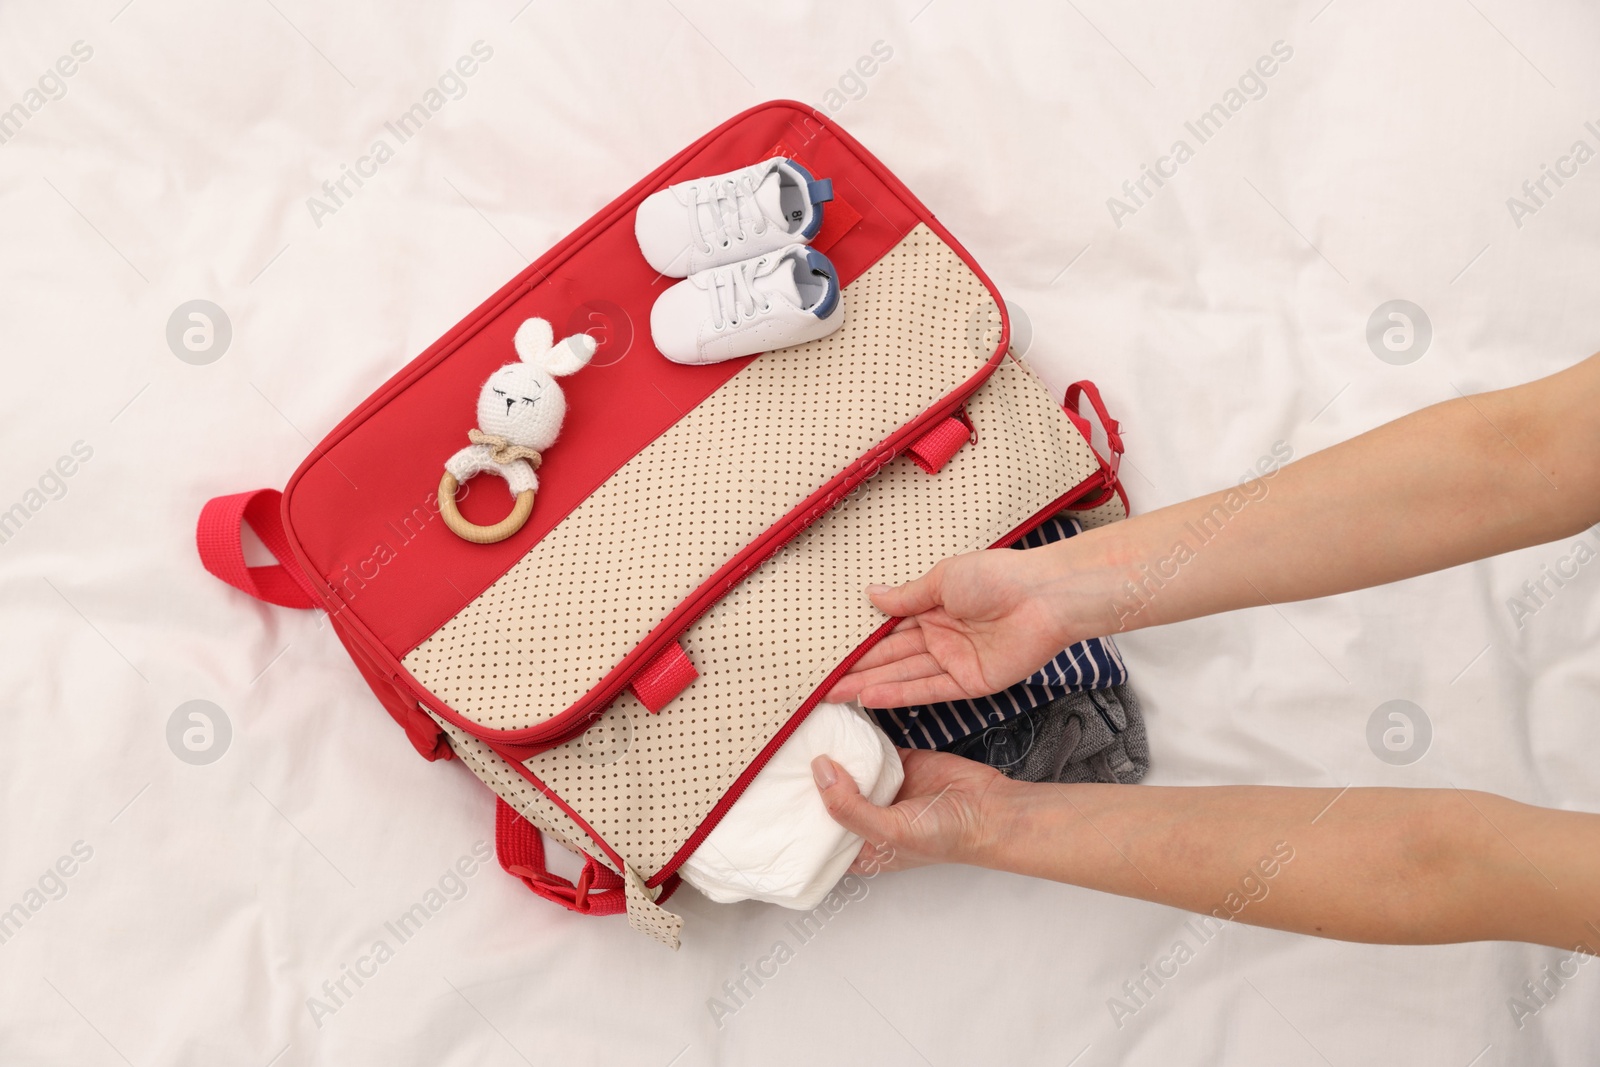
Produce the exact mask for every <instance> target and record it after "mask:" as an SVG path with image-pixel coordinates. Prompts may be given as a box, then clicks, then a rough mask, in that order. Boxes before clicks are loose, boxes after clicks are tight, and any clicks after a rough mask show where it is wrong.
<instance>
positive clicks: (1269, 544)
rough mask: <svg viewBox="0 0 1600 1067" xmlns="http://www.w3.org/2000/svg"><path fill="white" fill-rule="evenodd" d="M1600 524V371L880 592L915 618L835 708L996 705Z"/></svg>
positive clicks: (879, 598) (1435, 412)
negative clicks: (988, 699) (1084, 670)
mask: <svg viewBox="0 0 1600 1067" xmlns="http://www.w3.org/2000/svg"><path fill="white" fill-rule="evenodd" d="M1597 521H1600V356H1594V357H1590V358H1589V359H1587V360H1585V361H1584V362H1582V363H1580V364H1578V365H1577V366H1575V367H1571V368H1569V369H1567V370H1565V371H1562V372H1560V373H1558V374H1554V375H1551V376H1550V377H1548V378H1542V379H1540V380H1538V381H1534V382H1530V383H1528V384H1526V385H1521V386H1517V387H1515V388H1512V389H1503V390H1500V391H1497V392H1491V393H1483V394H1480V395H1477V396H1471V397H1465V396H1463V397H1457V398H1455V399H1453V400H1448V401H1445V402H1444V403H1441V404H1436V405H1434V406H1433V407H1429V408H1425V409H1423V410H1422V411H1419V412H1416V413H1415V414H1412V415H1407V416H1405V417H1404V418H1401V419H1397V420H1396V421H1394V422H1391V423H1388V424H1386V425H1383V426H1380V427H1378V428H1377V429H1375V430H1372V431H1370V432H1368V433H1365V434H1362V435H1361V436H1359V437H1356V438H1353V439H1351V440H1349V441H1346V442H1344V443H1342V444H1338V445H1335V446H1333V447H1331V448H1328V449H1326V450H1324V451H1322V452H1318V453H1315V454H1313V455H1311V456H1308V457H1306V458H1305V459H1302V460H1299V461H1297V462H1294V463H1291V464H1288V465H1287V466H1285V467H1282V468H1281V469H1279V470H1278V471H1277V472H1276V473H1274V474H1272V475H1271V476H1269V477H1266V478H1263V479H1262V480H1261V481H1260V482H1257V483H1251V484H1250V485H1247V486H1244V487H1240V488H1234V489H1229V490H1224V491H1222V492H1218V493H1213V494H1211V495H1210V496H1205V497H1200V498H1198V499H1195V500H1189V501H1185V502H1183V503H1181V504H1173V505H1171V506H1170V507H1166V508H1162V509H1161V510H1159V511H1154V512H1150V513H1149V514H1146V515H1140V516H1137V517H1135V518H1131V519H1129V520H1127V521H1126V522H1119V523H1114V524H1112V525H1110V526H1105V527H1101V528H1099V529H1095V530H1090V531H1087V532H1086V533H1084V534H1082V535H1080V536H1078V537H1073V538H1071V539H1069V540H1065V541H1060V542H1056V543H1055V544H1051V545H1046V546H1044V547H1042V548H1034V549H1029V550H1027V551H1023V552H1017V551H1009V550H1008V551H1004V552H972V553H967V554H965V555H962V556H953V557H951V558H949V559H946V560H942V561H940V563H939V564H938V565H937V566H935V567H934V568H933V570H931V571H929V572H928V573H927V574H926V575H924V576H923V577H921V578H919V579H917V580H915V581H912V582H908V583H906V584H905V585H901V586H898V587H895V588H893V589H887V588H884V587H881V586H880V587H875V589H874V590H873V591H872V592H871V595H872V600H873V603H874V604H876V605H877V606H878V607H879V608H880V609H881V610H883V611H884V612H886V613H887V614H889V615H899V616H906V617H907V619H906V622H905V623H903V624H902V625H901V626H900V627H898V628H896V630H895V632H894V633H892V634H890V635H889V636H888V637H886V638H885V639H884V640H882V641H880V642H879V643H878V644H877V645H875V646H874V647H873V648H872V649H870V650H869V651H868V652H867V654H866V655H865V656H863V657H862V659H861V660H860V661H859V662H858V663H857V664H856V666H855V667H854V669H853V670H852V671H851V672H850V674H848V675H846V676H845V678H844V679H842V680H841V682H840V683H839V684H838V685H837V686H836V687H835V688H834V689H833V690H832V691H831V692H830V693H829V694H828V699H830V700H847V699H849V698H851V697H854V696H859V697H860V699H861V701H862V702H863V703H864V704H867V705H869V706H872V707H895V706H903V705H907V704H919V703H928V702H932V701H938V700H950V699H956V698H959V697H963V696H979V695H983V694H985V693H992V692H996V691H998V690H999V689H1002V688H1004V687H1005V686H1007V685H1010V684H1012V683H1014V682H1016V681H1019V680H1021V679H1022V678H1024V677H1026V676H1027V675H1028V674H1029V673H1030V672H1031V671H1033V670H1034V669H1036V668H1037V667H1038V666H1039V664H1041V663H1043V662H1045V661H1046V660H1048V659H1049V658H1050V656H1051V655H1052V654H1053V653H1054V651H1056V650H1059V649H1061V648H1064V647H1066V646H1067V645H1069V644H1071V643H1073V642H1074V641H1078V640H1081V639H1083V638H1085V637H1093V636H1098V635H1101V634H1108V633H1117V632H1119V631H1122V630H1129V629H1136V628H1139V627H1143V626H1152V625H1156V624H1159V623H1166V622H1175V621H1178V620H1181V619H1191V618H1195V617H1198V616H1202V615H1209V614H1214V613H1216V612H1222V611H1231V610H1233V609H1236V608H1242V607H1249V606H1251V605H1257V604H1263V603H1269V602H1270V603H1281V602H1284V601H1291V600H1303V599H1307V598H1310V597H1319V596H1327V595H1329V594H1332V593H1340V592H1345V591H1348V590H1352V589H1362V588H1366V587H1368V586H1372V585H1379V584H1382V583H1385V582H1392V581H1396V580H1398V579H1401V578H1408V577H1411V576H1413V575H1417V574H1423V573H1426V572H1428V571H1434V570H1439V569H1441V568H1444V567H1450V566H1454V565H1456V564H1459V563H1466V562H1468V561H1470V560H1476V559H1481V558H1483V557H1485V556H1492V555H1495V554H1497V553H1500V552H1506V551H1509V550H1511V549H1516V548H1523V547H1526V546H1528V545H1535V544H1541V543H1544V542H1546V541H1552V540H1555V539H1558V538H1561V537H1568V536H1571V535H1573V534H1576V533H1578V532H1579V531H1581V530H1583V529H1585V528H1587V527H1589V526H1591V525H1593V524H1594V523H1596V522H1597Z"/></svg>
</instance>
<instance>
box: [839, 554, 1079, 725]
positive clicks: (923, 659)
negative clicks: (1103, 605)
mask: <svg viewBox="0 0 1600 1067" xmlns="http://www.w3.org/2000/svg"><path fill="white" fill-rule="evenodd" d="M1060 547H1061V546H1060V545H1046V546H1044V547H1041V548H1031V549H1010V548H1003V549H990V550H988V551H984V552H968V553H966V554H964V555H960V556H951V557H949V558H948V559H942V560H940V561H939V562H938V563H937V564H935V565H934V567H933V569H932V570H930V571H929V572H928V573H927V574H924V575H923V576H922V577H921V578H918V579H916V580H915V581H910V582H907V583H906V584H904V585H900V586H894V587H892V588H891V587H889V586H884V585H874V586H869V587H868V589H867V593H868V595H869V596H870V597H871V598H872V603H873V605H874V606H876V607H877V608H878V609H879V610H880V611H882V612H884V613H885V614H888V615H898V616H902V617H903V618H904V621H903V622H902V623H901V624H900V625H899V626H897V627H895V628H894V630H893V631H892V632H890V633H889V634H888V636H886V637H884V639H883V640H881V641H879V642H878V643H877V644H876V645H873V646H872V648H870V649H869V650H868V651H867V653H866V655H864V656H862V657H861V659H860V660H859V661H858V662H857V663H856V665H855V666H854V667H853V668H852V669H851V671H850V673H849V674H846V675H845V676H844V677H843V678H841V679H840V680H839V682H838V684H836V685H835V686H834V687H833V689H831V690H830V691H829V692H828V694H827V697H826V699H827V700H830V701H835V702H843V701H846V700H850V699H852V698H856V699H859V700H860V701H861V703H862V704H864V705H865V706H867V707H871V708H899V707H905V706H907V705H910V704H932V703H936V702H938V701H942V700H962V699H967V698H971V697H980V696H987V695H988V694H990V693H998V692H999V691H1000V690H1002V689H1005V688H1006V687H1007V686H1011V685H1015V684H1016V683H1017V682H1020V681H1022V680H1023V679H1024V678H1026V677H1028V675H1030V674H1032V673H1033V672H1034V671H1036V670H1038V669H1039V668H1040V667H1042V666H1043V665H1044V664H1046V663H1048V662H1050V659H1051V657H1052V656H1054V655H1055V654H1056V653H1058V652H1060V651H1061V650H1062V649H1063V648H1065V647H1066V646H1067V645H1070V644H1071V643H1072V642H1073V641H1076V640H1079V639H1080V638H1081V637H1082V636H1085V635H1080V634H1071V633H1068V632H1066V631H1068V630H1069V629H1070V627H1068V626H1067V625H1065V624H1064V623H1063V620H1062V618H1061V615H1062V613H1063V612H1064V611H1066V610H1069V609H1071V608H1073V607H1075V606H1076V604H1075V602H1074V601H1073V600H1072V599H1071V598H1070V597H1066V596H1062V595H1061V592H1062V591H1061V590H1060V589H1059V588H1053V585H1056V584H1059V583H1053V582H1052V581H1051V577H1050V575H1051V571H1052V570H1054V566H1053V563H1054V560H1055V557H1056V553H1055V552H1054V551H1053V550H1056V549H1058V548H1060ZM1087 636H1094V635H1092V634H1090V635H1087Z"/></svg>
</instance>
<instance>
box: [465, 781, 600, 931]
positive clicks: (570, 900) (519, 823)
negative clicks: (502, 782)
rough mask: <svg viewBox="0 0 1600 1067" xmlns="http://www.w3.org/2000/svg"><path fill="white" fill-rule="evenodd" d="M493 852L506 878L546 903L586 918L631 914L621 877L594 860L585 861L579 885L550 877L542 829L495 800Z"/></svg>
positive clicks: (508, 806)
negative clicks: (513, 878) (512, 878)
mask: <svg viewBox="0 0 1600 1067" xmlns="http://www.w3.org/2000/svg"><path fill="white" fill-rule="evenodd" d="M494 851H495V855H497V856H498V857H499V858H500V866H501V867H504V868H505V870H506V873H507V874H510V875H513V876H514V877H516V878H520V879H521V880H522V884H523V885H525V886H527V887H528V888H529V889H531V890H533V891H534V892H535V893H537V894H538V895H539V896H541V897H544V898H545V899H546V900H551V901H554V902H555V903H557V904H560V905H561V906H562V907H563V908H567V909H569V910H571V911H576V912H579V913H581V914H584V915H620V914H621V913H623V912H625V911H627V910H628V899H627V894H626V891H625V890H624V889H623V888H622V876H621V875H619V874H617V872H615V871H613V870H612V869H611V868H609V867H602V866H601V865H600V864H598V863H596V862H595V861H594V859H593V858H592V857H589V856H585V857H584V858H583V873H582V874H580V875H578V882H577V884H576V885H574V884H573V883H571V882H569V881H567V880H566V879H565V878H563V877H561V876H560V875H559V874H551V873H550V871H549V869H548V868H547V867H545V864H544V839H543V838H542V837H541V836H540V834H539V828H538V827H537V826H535V825H533V823H531V822H529V821H528V820H527V819H524V818H523V817H522V815H521V814H520V813H519V812H518V811H517V810H516V809H515V808H513V807H512V806H511V805H510V804H507V803H506V802H505V801H504V800H502V799H500V798H498V797H496V798H495V805H494Z"/></svg>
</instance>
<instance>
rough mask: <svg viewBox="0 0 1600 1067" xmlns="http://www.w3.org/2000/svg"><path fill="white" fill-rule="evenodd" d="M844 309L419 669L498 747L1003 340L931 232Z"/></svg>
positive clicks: (987, 298)
mask: <svg viewBox="0 0 1600 1067" xmlns="http://www.w3.org/2000/svg"><path fill="white" fill-rule="evenodd" d="M844 305H845V311H844V315H845V321H844V325H843V326H842V327H840V329H839V330H838V331H836V332H835V333H834V334H832V335H831V336H829V337H826V338H823V339H822V340H819V341H813V342H810V343H808V344H804V345H797V346H794V347H792V348H786V349H779V350H776V351H773V352H768V353H766V354H765V355H763V356H761V357H760V358H759V359H756V360H754V361H752V362H751V363H750V364H749V365H747V366H746V367H745V368H744V369H742V370H741V371H740V372H739V373H738V374H737V375H735V376H734V377H733V378H732V379H730V380H729V381H728V382H727V383H725V384H724V385H723V386H722V387H721V388H720V389H718V390H717V391H716V392H715V393H713V394H712V395H711V396H710V397H708V398H706V399H705V400H704V401H702V402H701V403H700V404H699V405H697V406H696V407H695V408H694V409H693V410H692V411H690V412H689V413H688V414H686V415H685V416H684V417H683V418H682V419H680V420H679V421H678V422H677V423H675V424H674V425H673V426H672V427H671V428H670V429H669V430H667V431H666V432H665V433H663V434H662V435H661V436H660V437H658V438H657V439H656V440H654V441H652V442H651V443H650V444H649V445H648V446H647V447H645V448H644V449H643V450H641V451H640V452H639V453H638V454H637V455H636V456H634V457H633V459H631V460H629V461H628V463H626V464H624V465H623V467H622V468H621V469H619V470H618V471H617V472H616V474H614V475H612V477H611V478H609V479H608V480H607V481H606V483H605V484H604V485H602V486H601V487H600V488H599V489H597V490H596V491H595V492H594V493H593V494H591V495H590V496H589V497H588V498H587V499H586V500H585V501H584V502H583V503H582V504H580V505H579V506H578V507H577V508H575V509H574V510H573V511H572V513H571V514H570V515H568V516H567V518H566V519H564V520H563V521H562V522H561V523H560V524H559V525H558V526H557V527H556V528H555V529H554V530H552V531H550V532H549V533H548V534H546V535H545V536H544V537H543V538H542V539H541V540H540V541H539V543H538V544H536V545H534V546H533V547H532V548H531V549H530V550H529V551H528V553H527V555H525V556H524V557H523V558H522V559H521V560H519V561H518V562H517V564H516V565H515V566H513V567H512V568H511V569H510V570H509V571H507V572H506V573H505V574H504V575H502V576H501V578H500V580H499V581H497V582H495V583H494V585H492V586H490V587H489V588H488V589H487V590H485V591H484V592H483V593H482V594H481V595H480V596H478V597H477V598H476V599H475V600H474V601H473V602H472V603H471V604H469V605H468V606H467V607H465V608H463V609H462V610H461V612H460V613H458V614H457V615H456V616H455V617H454V618H452V619H451V620H450V621H448V622H447V623H445V625H444V626H442V627H440V629H439V630H437V631H436V632H435V633H433V634H432V635H431V636H430V637H429V638H428V639H427V640H426V641H424V642H423V643H422V644H420V645H418V646H417V647H416V648H415V649H413V650H412V651H411V652H410V653H409V654H408V655H407V656H406V657H405V658H404V663H405V666H406V668H407V669H408V670H409V671H410V672H411V673H412V674H413V675H414V676H415V677H416V678H417V679H418V681H420V682H421V683H422V684H423V685H424V686H426V687H427V688H428V689H429V690H430V691H431V692H432V693H434V694H435V695H437V696H438V697H439V699H440V700H442V701H444V702H445V703H446V704H447V705H449V706H450V707H451V708H453V709H454V710H456V711H457V712H459V713H460V714H461V715H462V716H464V717H466V718H467V719H469V720H471V721H472V722H475V723H477V724H479V725H482V726H485V727H488V728H490V729H495V730H511V729H521V728H525V727H529V726H533V725H536V724H538V723H541V722H545V721H547V720H549V719H550V718H552V717H553V716H556V715H559V714H560V713H562V712H564V711H566V710H567V709H568V708H570V707H571V706H572V705H573V704H574V703H576V702H577V701H578V700H580V699H581V698H582V697H583V696H584V695H585V694H586V693H588V692H589V691H590V690H591V689H592V688H593V687H594V686H595V684H596V683H597V682H598V681H599V680H600V679H601V678H602V677H604V676H605V675H606V674H607V673H609V672H610V671H611V670H612V669H613V668H614V667H615V666H616V665H617V664H618V663H619V662H620V661H621V660H622V658H623V657H624V656H625V655H626V654H627V653H628V652H630V651H632V650H633V649H634V648H635V647H637V645H638V643H639V641H640V640H642V639H643V638H644V637H645V635H646V634H648V633H649V632H650V630H651V629H652V628H653V627H655V626H656V625H657V624H658V623H659V622H660V621H661V620H662V619H663V618H664V617H666V615H667V614H668V613H669V612H671V611H672V610H673V609H674V608H675V607H676V606H677V605H678V604H679V603H681V602H682V600H683V599H684V598H685V597H686V596H688V595H689V594H690V593H691V592H693V591H694V589H695V588H697V587H698V586H699V585H700V584H701V583H702V582H704V581H705V580H706V579H707V578H708V577H709V576H710V575H711V574H712V573H714V572H715V571H716V570H717V569H718V568H719V567H721V566H722V565H723V564H725V563H726V562H727V561H728V560H729V559H730V558H732V557H733V556H734V555H736V554H737V553H738V552H739V551H740V550H742V549H744V548H745V547H746V546H747V545H749V544H750V543H751V542H752V541H754V540H755V539H756V538H757V537H758V536H759V535H760V534H761V533H762V532H763V531H765V530H767V529H768V528H770V527H771V526H772V525H773V524H774V523H775V522H777V521H778V520H779V519H781V518H782V517H783V516H784V515H786V514H788V513H789V512H790V511H792V510H793V509H794V508H795V507H796V506H798V505H799V504H800V503H801V501H803V500H804V499H805V498H806V497H808V496H809V495H811V494H812V493H813V492H815V491H816V489H817V487H818V486H820V485H822V484H824V483H826V482H827V481H828V480H830V479H831V478H833V477H834V476H836V475H837V474H838V473H839V472H840V471H841V470H843V469H844V468H845V467H847V466H849V465H850V464H851V463H853V462H855V461H856V460H858V459H859V458H860V457H861V456H863V455H865V454H866V453H867V452H868V451H869V450H870V449H871V448H872V447H873V446H875V445H876V444H877V443H878V442H880V441H882V440H883V439H884V438H885V437H887V436H888V435H889V434H890V433H892V432H893V431H894V430H895V429H897V428H899V427H901V426H903V425H905V424H906V423H907V422H909V421H911V420H912V419H913V418H915V417H916V416H917V415H919V414H920V413H922V412H923V411H925V410H926V409H927V408H928V407H929V406H931V405H933V404H935V403H937V402H938V401H939V400H941V399H943V398H944V397H946V396H948V395H949V394H950V393H951V392H952V391H953V390H955V389H956V388H957V387H959V386H960V385H961V384H962V383H963V382H965V381H967V380H968V379H969V378H971V376H972V375H973V374H975V373H976V372H977V371H978V370H979V368H980V367H981V366H982V365H983V363H984V361H985V360H986V359H987V358H988V357H989V355H990V354H991V353H992V352H993V351H994V344H995V341H996V339H997V337H998V327H999V311H998V308H997V307H996V305H995V302H994V299H993V297H992V296H991V295H990V293H989V290H988V288H987V287H986V286H985V285H984V284H983V282H982V280H981V279H980V278H978V276H977V275H976V274H974V273H973V272H972V270H971V269H970V268H969V267H967V265H966V264H965V263H964V262H962V260H961V258H960V257H959V256H957V255H956V254H955V252H954V251H952V250H951V248H950V247H949V246H948V245H946V244H945V243H944V242H943V241H942V240H941V239H940V238H939V237H938V236H937V235H936V234H934V233H933V232H932V231H931V230H929V229H928V228H927V226H925V225H918V226H917V227H915V228H914V229H912V230H911V231H910V232H909V233H908V234H907V235H906V236H905V237H904V238H903V239H902V240H901V241H900V242H899V244H897V245H896V246H895V247H894V248H893V249H892V250H891V251H890V252H889V253H888V254H887V255H885V256H884V257H883V258H882V259H880V260H879V261H878V262H877V263H875V264H874V265H873V266H872V267H871V268H870V269H868V270H867V271H866V272H865V273H864V274H862V275H861V276H860V277H859V278H857V279H856V280H855V281H854V282H852V283H851V284H850V285H849V287H847V288H846V290H845V292H844ZM863 397H870V398H871V399H872V402H871V403H870V404H864V403H862V402H861V400H862V398H863ZM997 491H998V490H997ZM690 658H691V659H695V655H694V650H693V649H691V650H690ZM695 661H696V663H697V664H698V662H699V660H695ZM723 669H729V668H728V667H727V666H724V667H723Z"/></svg>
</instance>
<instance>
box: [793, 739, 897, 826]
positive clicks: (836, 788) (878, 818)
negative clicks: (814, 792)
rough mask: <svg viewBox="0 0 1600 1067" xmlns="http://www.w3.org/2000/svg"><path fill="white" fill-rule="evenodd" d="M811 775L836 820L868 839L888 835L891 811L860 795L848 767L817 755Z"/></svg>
mask: <svg viewBox="0 0 1600 1067" xmlns="http://www.w3.org/2000/svg"><path fill="white" fill-rule="evenodd" d="M811 777H812V778H814V779H816V782H817V789H818V791H819V792H821V793H822V802H823V804H825V805H827V808H828V814H829V815H831V816H833V821H834V822H836V823H838V824H839V825H840V826H843V827H844V828H845V829H846V830H849V831H850V832H851V833H853V834H859V835H860V836H861V837H864V838H866V839H867V840H868V841H875V842H882V841H884V840H885V839H886V838H887V837H888V832H887V831H888V823H889V822H890V818H889V815H888V813H887V812H886V811H885V810H884V809H883V808H880V807H878V806H877V805H876V804H874V803H873V802H872V801H870V800H868V799H867V798H866V797H864V796H862V795H861V790H860V789H859V788H857V787H856V780H855V779H854V778H853V777H851V775H850V772H849V771H847V770H845V769H844V768H843V767H841V766H839V765H838V764H837V763H835V762H833V760H832V759H830V758H829V757H827V756H818V757H817V758H816V759H814V760H812V761H811Z"/></svg>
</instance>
